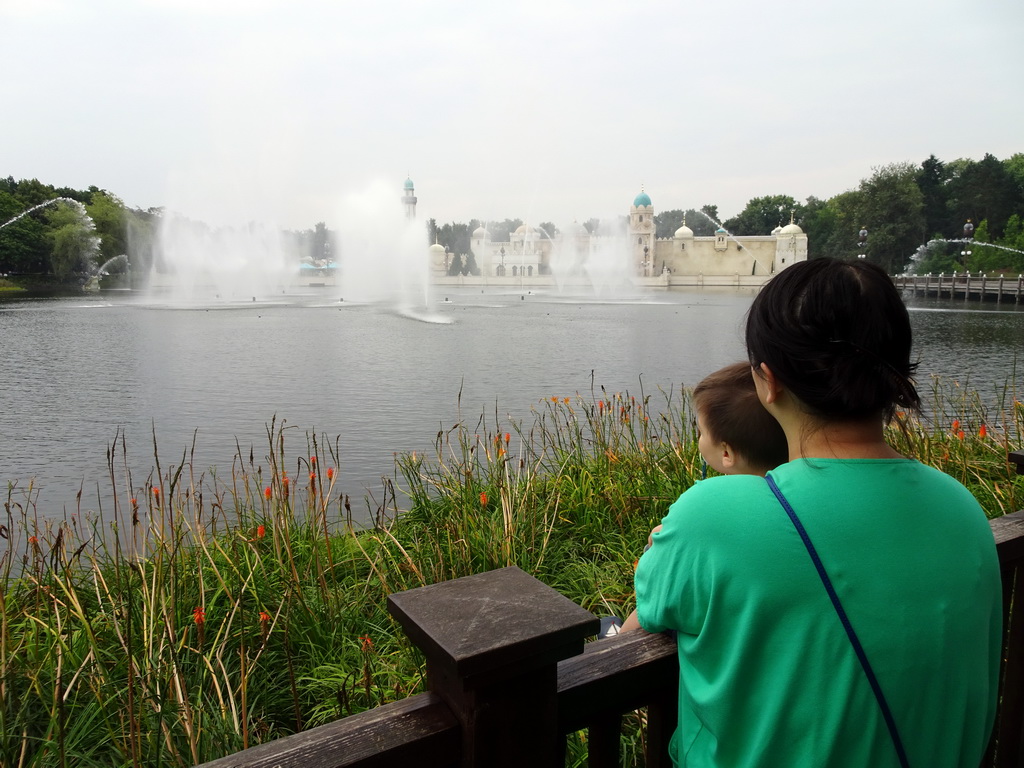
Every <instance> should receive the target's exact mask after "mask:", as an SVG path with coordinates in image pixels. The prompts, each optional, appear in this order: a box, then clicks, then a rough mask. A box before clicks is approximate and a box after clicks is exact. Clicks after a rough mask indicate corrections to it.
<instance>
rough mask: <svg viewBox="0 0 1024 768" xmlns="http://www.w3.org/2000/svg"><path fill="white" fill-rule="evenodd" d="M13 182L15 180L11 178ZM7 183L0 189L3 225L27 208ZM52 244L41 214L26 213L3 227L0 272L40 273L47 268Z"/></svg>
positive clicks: (0, 211)
mask: <svg viewBox="0 0 1024 768" xmlns="http://www.w3.org/2000/svg"><path fill="white" fill-rule="evenodd" d="M7 182H9V183H10V184H11V185H13V183H14V180H13V179H8V180H7ZM9 188H10V186H8V184H7V183H5V184H4V189H2V190H0V224H7V222H8V221H10V220H11V219H13V218H14V217H15V216H17V215H18V214H20V213H23V212H24V211H26V210H27V207H26V206H25V205H24V204H23V203H22V202H21V201H19V200H18V199H17V198H16V197H15V196H14V195H13V194H11V193H10V192H8V191H7V189H9ZM49 256H50V244H49V243H48V242H47V240H46V228H45V226H44V225H43V223H42V217H41V216H40V215H38V214H33V215H31V216H23V217H22V218H20V219H18V220H17V221H15V222H12V223H10V224H7V226H5V227H4V228H3V229H0V273H10V272H21V273H25V272H28V273H33V272H34V273H40V272H45V271H47V269H48V264H49Z"/></svg>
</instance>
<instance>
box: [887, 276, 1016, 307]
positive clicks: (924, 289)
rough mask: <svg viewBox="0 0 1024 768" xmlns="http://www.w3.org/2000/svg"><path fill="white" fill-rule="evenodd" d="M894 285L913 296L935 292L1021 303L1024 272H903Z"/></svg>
mask: <svg viewBox="0 0 1024 768" xmlns="http://www.w3.org/2000/svg"><path fill="white" fill-rule="evenodd" d="M893 281H894V282H895V283H896V287H897V288H899V289H900V290H903V291H910V292H911V293H912V294H913V295H914V296H935V297H937V298H940V299H942V298H949V299H963V300H964V301H967V300H968V299H978V300H981V301H994V302H996V303H997V304H1001V303H1002V302H1004V301H1007V302H1009V301H1012V302H1013V303H1014V304H1020V303H1022V301H1024V276H1021V275H1017V277H987V276H985V275H984V274H975V275H972V274H971V273H970V272H967V273H964V274H957V273H955V272H954V273H953V274H951V275H903V276H901V277H895V278H893Z"/></svg>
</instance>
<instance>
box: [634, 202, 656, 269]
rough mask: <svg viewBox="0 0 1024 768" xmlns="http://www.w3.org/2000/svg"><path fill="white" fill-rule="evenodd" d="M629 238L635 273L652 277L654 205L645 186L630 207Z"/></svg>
mask: <svg viewBox="0 0 1024 768" xmlns="http://www.w3.org/2000/svg"><path fill="white" fill-rule="evenodd" d="M629 240H630V253H631V254H632V257H631V262H632V263H631V268H632V271H633V274H634V275H636V276H637V277H650V276H651V275H652V274H654V271H653V269H654V267H653V265H654V205H653V204H652V203H651V198H650V196H649V195H648V194H647V193H646V192H644V190H643V187H641V188H640V194H639V195H637V196H636V197H635V198H633V205H631V206H630V208H629Z"/></svg>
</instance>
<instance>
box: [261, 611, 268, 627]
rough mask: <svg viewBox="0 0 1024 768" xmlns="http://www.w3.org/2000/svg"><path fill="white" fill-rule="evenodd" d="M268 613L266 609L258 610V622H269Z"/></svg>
mask: <svg viewBox="0 0 1024 768" xmlns="http://www.w3.org/2000/svg"><path fill="white" fill-rule="evenodd" d="M269 623H270V614H269V613H267V612H266V611H260V624H269Z"/></svg>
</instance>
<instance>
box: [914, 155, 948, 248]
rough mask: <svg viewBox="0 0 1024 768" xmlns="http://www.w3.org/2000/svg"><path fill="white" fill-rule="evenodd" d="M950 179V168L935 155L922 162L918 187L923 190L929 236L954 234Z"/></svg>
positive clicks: (926, 230) (922, 197)
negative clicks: (950, 202) (950, 204)
mask: <svg viewBox="0 0 1024 768" xmlns="http://www.w3.org/2000/svg"><path fill="white" fill-rule="evenodd" d="M949 179H950V171H949V169H948V168H947V167H946V165H945V163H943V162H942V161H941V160H939V159H938V158H937V157H935V155H929V157H928V159H927V160H925V161H924V162H923V163H921V167H920V169H918V171H917V174H916V176H915V180H916V182H917V188H918V189H920V190H921V202H922V206H923V208H922V213H923V214H924V231H925V234H926V235H927V236H928V237H929V238H931V237H953V236H954V234H953V229H951V227H950V215H949V199H948V198H949V189H948V187H947V184H948V183H949Z"/></svg>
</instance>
